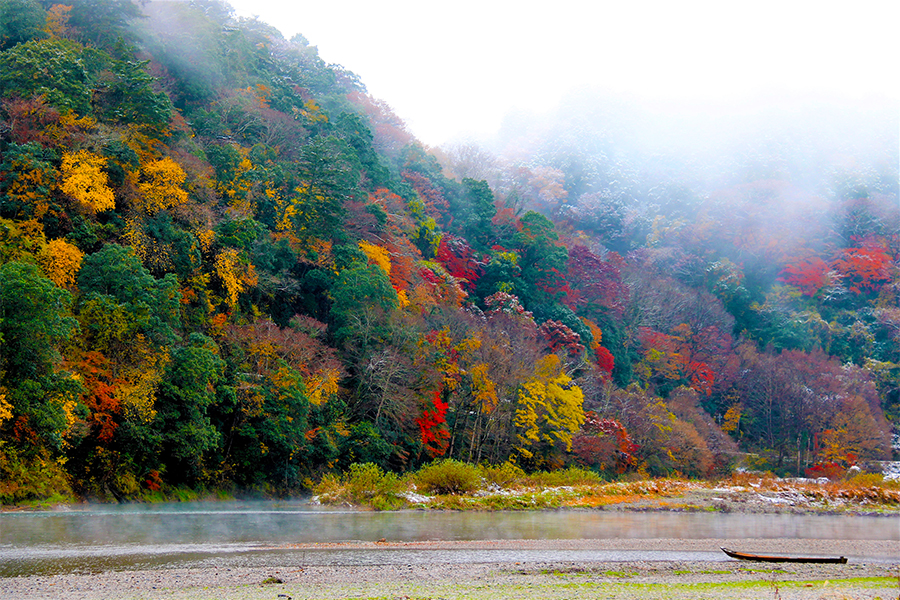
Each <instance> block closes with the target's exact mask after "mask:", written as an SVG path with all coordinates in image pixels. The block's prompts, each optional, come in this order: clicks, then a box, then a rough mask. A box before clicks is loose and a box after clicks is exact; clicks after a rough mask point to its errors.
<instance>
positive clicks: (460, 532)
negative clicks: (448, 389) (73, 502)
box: [0, 501, 900, 577]
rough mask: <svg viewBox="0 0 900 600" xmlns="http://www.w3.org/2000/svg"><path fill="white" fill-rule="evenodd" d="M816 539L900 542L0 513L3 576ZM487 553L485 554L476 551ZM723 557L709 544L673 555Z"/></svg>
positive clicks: (740, 524)
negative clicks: (596, 543) (432, 544)
mask: <svg viewBox="0 0 900 600" xmlns="http://www.w3.org/2000/svg"><path fill="white" fill-rule="evenodd" d="M382 538H384V539H386V540H388V541H390V542H426V541H481V540H604V539H619V540H621V539H692V540H696V539H760V538H762V539H766V538H775V539H823V540H888V541H891V540H900V527H897V523H896V520H895V519H893V518H884V517H864V516H851V515H793V514H737V513H678V512H614V511H587V510H572V511H566V510H563V511H522V512H427V511H400V512H372V511H358V510H336V509H328V508H322V507H318V506H315V505H311V504H309V503H305V502H301V501H293V502H277V501H259V502H243V501H235V502H193V503H173V504H124V505H96V504H95V505H78V506H71V507H66V508H64V509H57V510H52V511H44V512H7V513H3V514H0V577H10V576H17V575H28V574H55V573H67V572H95V571H105V570H123V569H154V568H166V567H196V566H216V567H219V568H227V567H229V566H265V565H266V564H267V563H271V562H272V561H275V560H277V561H278V562H279V563H280V564H297V565H301V564H308V565H309V564H408V563H419V562H436V561H445V562H462V561H469V562H502V561H516V560H601V559H606V560H654V559H655V560H666V559H672V558H673V557H672V556H668V555H667V554H671V553H666V552H649V551H644V552H627V551H615V552H612V551H610V552H605V553H604V551H598V550H563V549H553V550H539V549H533V548H532V549H525V550H503V549H496V550H492V549H477V548H476V549H472V548H468V549H466V548H460V549H447V548H444V549H416V548H415V547H409V546H407V547H402V546H401V547H396V546H395V547H392V548H390V549H388V548H384V549H380V548H377V547H375V546H367V547H359V546H355V547H354V546H352V545H351V546H349V547H345V548H342V547H341V546H333V547H329V546H319V547H316V548H313V549H310V548H308V547H307V548H303V549H299V548H292V547H291V545H293V544H321V543H339V542H375V541H378V540H381V539H382ZM482 555H483V556H482ZM678 557H679V558H682V559H692V560H722V559H724V558H725V557H724V555H720V554H714V553H711V552H687V553H685V552H681V553H678Z"/></svg>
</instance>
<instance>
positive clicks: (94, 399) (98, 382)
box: [73, 352, 122, 442]
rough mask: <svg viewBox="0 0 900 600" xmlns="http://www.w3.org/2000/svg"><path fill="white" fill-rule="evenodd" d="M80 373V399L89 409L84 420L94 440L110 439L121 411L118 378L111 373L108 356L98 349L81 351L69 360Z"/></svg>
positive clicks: (105, 440)
mask: <svg viewBox="0 0 900 600" xmlns="http://www.w3.org/2000/svg"><path fill="white" fill-rule="evenodd" d="M73 367H74V368H75V370H76V371H77V372H78V373H79V374H80V375H81V383H82V385H83V386H84V390H85V391H84V393H83V394H82V396H81V402H82V403H83V404H84V405H85V406H86V407H87V408H88V410H89V411H90V416H89V417H88V423H89V424H90V426H91V429H92V431H93V432H94V434H95V435H96V438H97V441H98V442H109V441H110V440H112V438H113V435H114V434H115V431H116V428H117V427H118V423H117V419H118V418H119V416H120V415H121V413H122V408H121V403H120V401H119V398H118V391H119V385H120V384H121V382H120V381H119V380H118V379H116V378H115V377H113V376H112V374H111V369H110V364H109V360H107V358H106V357H105V356H103V354H101V353H99V352H85V353H83V354H82V355H81V356H80V357H79V359H78V361H77V362H75V363H74V364H73Z"/></svg>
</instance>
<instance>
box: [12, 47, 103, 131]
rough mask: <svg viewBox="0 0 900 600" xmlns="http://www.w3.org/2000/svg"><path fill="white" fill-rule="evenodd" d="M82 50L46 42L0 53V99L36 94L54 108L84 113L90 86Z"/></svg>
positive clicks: (88, 105) (89, 102)
mask: <svg viewBox="0 0 900 600" xmlns="http://www.w3.org/2000/svg"><path fill="white" fill-rule="evenodd" d="M83 50H84V48H83V47H82V46H81V45H79V44H77V43H75V42H72V41H69V40H60V39H49V40H40V41H31V42H26V43H24V44H19V45H18V46H16V47H14V48H10V49H9V50H6V51H5V52H2V53H0V98H7V97H9V96H18V97H20V98H31V97H32V96H36V95H39V96H44V99H45V100H46V101H47V103H48V104H50V105H52V106H55V107H56V108H61V109H71V110H74V111H75V112H76V113H78V114H81V115H85V114H88V113H89V111H90V108H91V86H90V83H89V82H90V77H89V75H88V71H87V69H86V68H85V62H84V58H83Z"/></svg>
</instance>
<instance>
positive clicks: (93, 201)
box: [59, 150, 116, 212]
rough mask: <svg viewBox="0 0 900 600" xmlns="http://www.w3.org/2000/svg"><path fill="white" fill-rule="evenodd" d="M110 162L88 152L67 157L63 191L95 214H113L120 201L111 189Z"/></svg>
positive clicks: (66, 155) (67, 153)
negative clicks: (107, 168)
mask: <svg viewBox="0 0 900 600" xmlns="http://www.w3.org/2000/svg"><path fill="white" fill-rule="evenodd" d="M105 168H106V159H105V158H103V157H102V156H98V155H96V154H94V153H93V152H90V151H88V150H78V151H76V152H66V153H65V154H63V159H62V165H61V167H60V171H61V173H62V182H61V183H60V186H59V188H60V190H61V191H62V192H63V193H64V194H66V195H67V196H70V197H72V198H74V199H75V200H76V201H77V202H78V203H80V204H81V205H82V206H85V207H87V208H89V209H90V210H92V211H94V212H103V211H106V210H112V209H113V208H115V207H116V197H115V195H114V194H113V191H112V189H110V187H109V177H108V176H107V175H106V171H105V170H104V169H105Z"/></svg>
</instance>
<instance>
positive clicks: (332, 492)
mask: <svg viewBox="0 0 900 600" xmlns="http://www.w3.org/2000/svg"><path fill="white" fill-rule="evenodd" d="M404 487H405V486H404V484H403V483H402V482H401V480H400V478H398V477H397V476H396V475H395V474H394V473H390V472H387V473H386V472H384V471H383V470H382V469H381V468H380V467H379V466H378V465H376V464H373V463H354V464H352V465H350V468H349V470H348V471H347V472H346V473H344V475H343V476H341V477H338V476H336V475H333V474H328V475H326V476H325V477H323V478H322V481H321V482H320V483H319V484H318V485H316V486H315V488H314V489H313V493H315V494H316V495H317V496H319V499H320V501H321V502H326V503H329V504H336V503H339V502H348V503H350V504H354V505H364V506H365V505H378V506H381V507H384V508H396V507H397V506H399V502H400V500H399V495H400V493H401V492H402V491H403V489H404Z"/></svg>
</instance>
